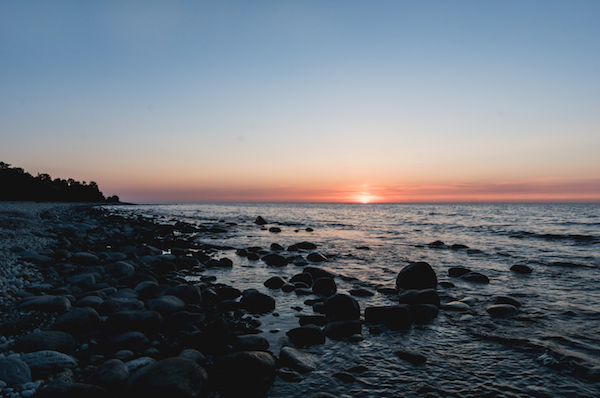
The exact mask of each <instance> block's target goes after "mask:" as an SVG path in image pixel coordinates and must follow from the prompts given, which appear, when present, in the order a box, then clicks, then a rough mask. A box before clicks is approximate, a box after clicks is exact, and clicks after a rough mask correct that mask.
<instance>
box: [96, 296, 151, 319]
mask: <svg viewBox="0 0 600 398" xmlns="http://www.w3.org/2000/svg"><path fill="white" fill-rule="evenodd" d="M142 309H144V302H143V301H141V300H138V299H134V298H114V299H113V298H110V299H108V300H105V301H104V302H103V303H102V304H101V305H100V307H99V308H98V313H99V314H100V315H112V314H114V313H117V312H121V311H135V310H142Z"/></svg>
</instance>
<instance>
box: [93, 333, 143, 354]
mask: <svg viewBox="0 0 600 398" xmlns="http://www.w3.org/2000/svg"><path fill="white" fill-rule="evenodd" d="M148 344H150V341H149V340H148V337H146V335H145V334H144V333H142V332H138V331H131V332H124V333H117V334H111V335H110V336H108V337H107V338H105V339H104V340H102V347H103V348H104V349H105V350H106V351H108V352H117V351H121V350H131V351H139V350H141V349H143V348H145V347H146V346H147V345H148Z"/></svg>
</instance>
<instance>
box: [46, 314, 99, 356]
mask: <svg viewBox="0 0 600 398" xmlns="http://www.w3.org/2000/svg"><path fill="white" fill-rule="evenodd" d="M100 326H101V320H100V315H98V312H96V310H95V309H93V308H91V307H80V308H74V309H72V310H71V311H69V312H66V313H64V314H62V315H61V316H59V317H58V318H57V319H56V321H55V322H54V324H53V325H52V329H54V330H60V331H62V332H67V333H70V334H72V335H73V336H80V335H83V334H87V333H91V332H96V331H98V330H99V329H100ZM57 351H58V350H57Z"/></svg>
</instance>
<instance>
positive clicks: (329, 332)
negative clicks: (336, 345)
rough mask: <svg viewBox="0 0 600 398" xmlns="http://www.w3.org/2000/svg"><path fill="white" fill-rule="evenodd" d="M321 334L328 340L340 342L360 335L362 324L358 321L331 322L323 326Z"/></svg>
mask: <svg viewBox="0 0 600 398" xmlns="http://www.w3.org/2000/svg"><path fill="white" fill-rule="evenodd" d="M323 332H324V333H325V336H327V337H329V338H330V339H334V340H340V339H343V338H346V337H350V336H352V335H355V334H361V333H362V324H361V323H360V321H359V320H358V319H356V320H353V321H337V322H331V323H328V324H327V325H325V328H323Z"/></svg>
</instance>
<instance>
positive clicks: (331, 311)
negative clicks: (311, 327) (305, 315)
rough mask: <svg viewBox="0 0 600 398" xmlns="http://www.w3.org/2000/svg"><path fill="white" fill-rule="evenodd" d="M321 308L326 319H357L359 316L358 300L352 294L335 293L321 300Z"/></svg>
mask: <svg viewBox="0 0 600 398" xmlns="http://www.w3.org/2000/svg"><path fill="white" fill-rule="evenodd" d="M323 310H324V311H325V316H326V317H327V320H329V321H331V322H334V321H346V320H353V319H358V318H359V317H360V306H359V305H358V301H356V299H355V298H354V297H352V296H349V295H347V294H343V293H337V294H335V295H333V296H331V297H328V298H326V299H325V301H323Z"/></svg>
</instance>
